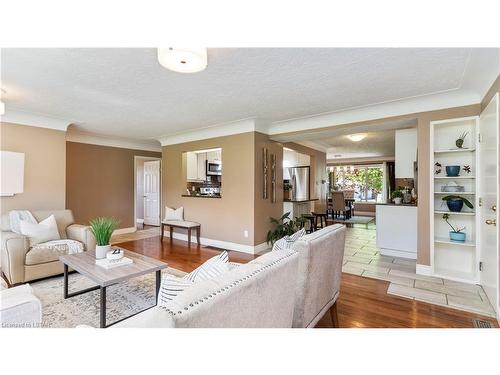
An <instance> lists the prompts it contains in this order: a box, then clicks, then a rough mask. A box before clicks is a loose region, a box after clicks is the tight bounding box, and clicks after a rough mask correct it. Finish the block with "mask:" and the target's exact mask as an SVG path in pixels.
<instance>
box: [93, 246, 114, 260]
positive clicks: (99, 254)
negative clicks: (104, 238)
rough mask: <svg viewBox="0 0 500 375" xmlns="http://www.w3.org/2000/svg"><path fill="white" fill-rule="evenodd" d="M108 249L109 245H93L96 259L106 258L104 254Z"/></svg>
mask: <svg viewBox="0 0 500 375" xmlns="http://www.w3.org/2000/svg"><path fill="white" fill-rule="evenodd" d="M108 251H111V245H104V246H99V245H97V246H96V247H95V257H96V259H104V258H106V254H107V252H108Z"/></svg>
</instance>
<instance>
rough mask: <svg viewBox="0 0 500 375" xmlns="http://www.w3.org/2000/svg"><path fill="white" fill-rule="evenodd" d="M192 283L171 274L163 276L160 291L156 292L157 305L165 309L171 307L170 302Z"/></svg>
mask: <svg viewBox="0 0 500 375" xmlns="http://www.w3.org/2000/svg"><path fill="white" fill-rule="evenodd" d="M193 285H194V283H193V282H192V281H190V280H186V279H184V278H181V277H176V276H172V275H167V276H164V277H163V278H162V280H161V286H160V291H159V293H158V301H157V303H158V306H159V307H163V308H166V309H169V308H172V306H173V304H172V302H173V301H174V300H175V299H176V298H177V296H179V295H180V294H181V293H182V292H184V291H185V290H186V289H188V288H190V287H191V286H193Z"/></svg>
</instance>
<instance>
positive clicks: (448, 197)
mask: <svg viewBox="0 0 500 375" xmlns="http://www.w3.org/2000/svg"><path fill="white" fill-rule="evenodd" d="M452 199H460V200H461V201H463V202H464V204H465V205H466V206H467V207H469V208H471V209H472V208H474V205H473V204H472V203H471V202H470V201H469V200H468V199H467V198H464V197H461V196H460V195H447V196H445V197H443V200H444V201H449V200H452Z"/></svg>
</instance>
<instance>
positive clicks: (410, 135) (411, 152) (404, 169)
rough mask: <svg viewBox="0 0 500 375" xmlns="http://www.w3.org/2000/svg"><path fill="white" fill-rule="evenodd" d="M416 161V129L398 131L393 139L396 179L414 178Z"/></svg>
mask: <svg viewBox="0 0 500 375" xmlns="http://www.w3.org/2000/svg"><path fill="white" fill-rule="evenodd" d="M416 160H417V129H415V128H412V129H398V130H396V137H395V175H396V178H415V175H414V164H413V163H414V162H415V161H416Z"/></svg>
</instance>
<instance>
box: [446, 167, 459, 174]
mask: <svg viewBox="0 0 500 375" xmlns="http://www.w3.org/2000/svg"><path fill="white" fill-rule="evenodd" d="M459 174H460V165H447V166H446V175H447V176H448V177H457V176H458V175H459Z"/></svg>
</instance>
